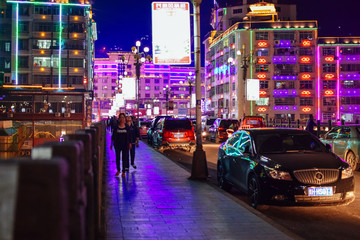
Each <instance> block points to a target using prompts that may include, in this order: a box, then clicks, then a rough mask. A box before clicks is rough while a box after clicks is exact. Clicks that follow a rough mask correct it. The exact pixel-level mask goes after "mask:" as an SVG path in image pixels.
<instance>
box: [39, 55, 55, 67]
mask: <svg viewBox="0 0 360 240" xmlns="http://www.w3.org/2000/svg"><path fill="white" fill-rule="evenodd" d="M54 60H55V59H54ZM57 63H58V59H56V61H53V64H54V65H53V66H52V65H51V58H50V57H34V61H33V64H34V66H36V67H57V66H58V64H57Z"/></svg>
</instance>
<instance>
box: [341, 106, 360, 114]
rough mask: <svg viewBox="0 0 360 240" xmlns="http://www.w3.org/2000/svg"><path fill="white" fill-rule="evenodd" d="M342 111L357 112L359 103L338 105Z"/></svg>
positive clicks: (359, 109) (359, 108)
mask: <svg viewBox="0 0 360 240" xmlns="http://www.w3.org/2000/svg"><path fill="white" fill-rule="evenodd" d="M340 110H341V111H342V112H351V113H358V112H360V107H359V105H344V106H341V107H340Z"/></svg>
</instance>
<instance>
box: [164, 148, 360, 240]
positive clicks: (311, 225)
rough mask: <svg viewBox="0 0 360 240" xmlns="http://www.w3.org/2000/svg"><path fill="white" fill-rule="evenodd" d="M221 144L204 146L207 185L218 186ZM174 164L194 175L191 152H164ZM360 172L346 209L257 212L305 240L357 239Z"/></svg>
mask: <svg viewBox="0 0 360 240" xmlns="http://www.w3.org/2000/svg"><path fill="white" fill-rule="evenodd" d="M219 145H220V144H214V143H210V142H205V143H204V145H203V147H204V151H205V152H206V160H207V165H208V169H209V179H208V182H209V184H211V185H217V180H216V161H217V151H218V148H219ZM163 154H165V155H166V156H167V157H169V158H170V159H171V160H173V161H175V162H177V163H178V164H181V165H183V166H184V167H185V168H186V169H188V170H189V171H191V164H192V155H193V153H192V152H185V151H181V150H166V151H164V152H163ZM359 179H360V172H356V173H355V182H356V183H355V195H356V199H355V201H354V202H352V203H350V204H349V205H347V206H330V207H329V206H326V207H324V206H322V207H283V206H272V205H260V206H259V207H258V208H257V211H259V212H261V213H262V214H264V215H265V216H266V217H268V218H270V219H272V220H273V221H275V222H276V223H278V224H280V225H282V226H283V227H285V228H287V229H288V230H290V231H292V232H293V233H295V234H297V235H298V236H300V237H302V238H304V239H327V240H330V239H342V240H343V239H352V240H353V239H358V238H359V236H360V180H359ZM230 193H231V194H232V195H233V196H235V197H236V198H238V199H239V200H241V201H243V202H245V203H248V200H247V197H246V196H245V195H244V194H243V193H241V192H239V191H237V190H236V189H233V188H232V189H231V190H230Z"/></svg>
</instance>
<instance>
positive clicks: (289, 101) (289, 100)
mask: <svg viewBox="0 0 360 240" xmlns="http://www.w3.org/2000/svg"><path fill="white" fill-rule="evenodd" d="M275 105H277V106H284V105H295V98H294V97H279V98H275Z"/></svg>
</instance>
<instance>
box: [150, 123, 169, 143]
mask: <svg viewBox="0 0 360 240" xmlns="http://www.w3.org/2000/svg"><path fill="white" fill-rule="evenodd" d="M166 117H169V116H156V117H155V118H154V119H153V120H152V121H151V124H150V127H149V129H148V131H147V141H148V144H150V145H152V144H153V143H152V139H153V133H154V130H155V127H156V124H157V123H158V121H159V120H160V119H162V118H166Z"/></svg>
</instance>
